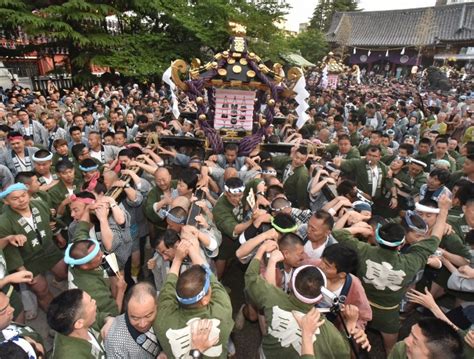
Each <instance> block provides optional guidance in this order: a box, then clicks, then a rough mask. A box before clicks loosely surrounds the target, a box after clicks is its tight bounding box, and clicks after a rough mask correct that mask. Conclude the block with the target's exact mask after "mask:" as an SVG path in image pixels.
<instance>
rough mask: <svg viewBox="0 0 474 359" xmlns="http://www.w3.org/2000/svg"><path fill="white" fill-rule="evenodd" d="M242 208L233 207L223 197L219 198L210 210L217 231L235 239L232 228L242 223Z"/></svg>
mask: <svg viewBox="0 0 474 359" xmlns="http://www.w3.org/2000/svg"><path fill="white" fill-rule="evenodd" d="M243 213H244V211H243V206H239V207H234V206H233V205H232V204H231V203H230V202H229V200H228V199H227V197H226V196H225V195H222V196H220V197H219V199H218V200H217V202H216V205H215V206H214V208H213V209H212V215H213V217H214V221H215V223H216V227H217V229H218V230H219V231H220V232H221V233H222V234H224V235H226V236H227V237H229V238H233V239H235V238H236V237H237V236H235V233H234V228H235V226H237V225H238V224H239V223H242V221H243Z"/></svg>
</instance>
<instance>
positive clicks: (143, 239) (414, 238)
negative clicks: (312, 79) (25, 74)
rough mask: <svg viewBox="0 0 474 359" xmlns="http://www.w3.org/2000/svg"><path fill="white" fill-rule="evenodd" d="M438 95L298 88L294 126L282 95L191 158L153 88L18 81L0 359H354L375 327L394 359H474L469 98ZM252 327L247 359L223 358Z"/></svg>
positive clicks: (9, 156) (184, 132)
mask: <svg viewBox="0 0 474 359" xmlns="http://www.w3.org/2000/svg"><path fill="white" fill-rule="evenodd" d="M451 85H452V88H453V89H452V91H450V92H440V91H432V90H429V91H428V90H426V91H424V92H423V91H420V89H419V87H418V86H417V85H416V84H414V83H412V82H411V80H410V79H406V80H403V81H398V80H397V79H396V78H389V79H385V81H383V82H381V83H380V84H371V85H368V84H357V83H353V84H350V83H347V82H341V84H340V86H339V87H338V88H337V89H320V88H317V87H316V86H315V87H312V88H310V89H309V90H310V93H311V95H310V97H309V99H308V103H309V105H310V107H309V109H308V120H307V122H306V123H305V124H304V125H303V126H302V127H301V128H297V127H296V121H297V118H298V115H297V114H296V111H295V108H296V104H295V101H294V100H293V99H279V101H276V103H275V105H274V106H275V112H276V116H275V120H274V122H273V123H272V124H268V123H267V124H266V123H265V121H260V122H256V123H255V126H266V131H265V135H264V136H262V144H269V147H265V145H262V146H258V147H257V148H255V149H254V150H253V151H252V152H251V153H250V154H248V155H246V156H243V155H241V154H240V153H239V145H238V143H236V142H235V141H233V142H232V141H230V142H226V143H225V144H224V151H223V153H213V152H212V149H209V148H205V147H204V146H200V145H199V144H200V143H201V142H196V141H195V140H196V139H200V138H204V136H205V135H204V131H203V130H202V129H201V126H200V120H199V119H198V116H196V110H197V106H196V104H195V103H194V102H193V101H192V100H190V99H189V97H188V96H187V95H186V94H185V93H182V92H180V93H178V94H177V101H178V102H179V104H178V105H179V109H180V111H181V116H179V118H175V117H174V116H173V112H172V104H171V103H170V101H172V98H171V96H170V92H169V89H167V87H165V86H161V87H155V85H154V84H151V85H146V86H145V85H143V86H139V85H137V84H132V83H127V84H126V85H125V86H123V87H122V86H118V85H111V84H102V85H101V84H97V85H95V86H93V87H92V88H90V89H89V88H83V87H76V88H73V89H61V90H59V89H58V88H56V87H55V86H54V85H51V86H48V91H47V92H45V93H39V92H38V93H36V92H33V91H32V90H31V89H29V88H23V87H22V86H20V85H19V84H18V83H17V82H15V81H13V83H12V86H11V88H10V89H7V90H5V91H3V92H2V102H0V190H1V192H0V199H1V202H0V203H1V208H0V213H1V214H0V248H2V249H0V288H1V291H0V333H1V338H0V358H45V357H52V358H59V359H63V358H68V357H70V358H143V359H145V358H150V359H151V358H153V359H154V358H161V359H162V358H187V357H192V358H199V357H209V358H214V357H215V358H226V357H228V356H233V355H239V356H240V357H251V356H252V357H254V356H257V355H260V357H262V358H285V359H287V358H300V357H301V358H316V357H318V358H350V357H351V356H354V357H367V355H369V356H370V350H371V346H372V344H371V343H370V341H369V339H368V336H367V333H368V331H370V330H372V331H375V332H378V333H380V335H381V337H382V342H383V347H384V349H383V350H384V351H385V353H386V357H388V358H392V359H396V358H441V357H443V358H463V357H465V358H472V357H473V355H474V330H472V329H470V328H471V327H472V325H473V323H474V306H473V304H474V185H473V182H474V121H473V119H474V96H473V93H472V92H471V90H472V79H471V78H469V77H468V78H463V79H457V80H452V82H451ZM156 136H157V137H158V139H159V140H160V139H164V138H166V139H167V141H164V140H163V141H161V142H160V143H159V144H158V145H156V146H153V144H154V141H151V140H152V139H153V138H154V137H156ZM173 136H175V140H173ZM170 138H171V140H170ZM285 144H286V145H285ZM287 144H292V146H291V150H290V152H289V153H288V151H287V150H286V149H287V148H288V146H287ZM270 145H271V146H270ZM266 148H267V149H266ZM236 263H237V264H236ZM236 270H237V271H239V272H240V276H241V277H242V278H244V279H243V280H242V285H240V287H239V291H240V293H239V295H241V296H243V297H244V298H245V303H239V304H238V310H236V311H234V312H233V310H232V303H233V301H235V297H236V293H235V292H234V291H235V289H234V290H232V291H230V290H229V288H228V287H226V286H224V285H223V284H222V282H225V281H226V279H227V280H229V278H230V277H231V276H232V277H233V276H238V275H237V274H236V273H235V271H236ZM232 271H234V272H232ZM226 277H227V278H226ZM53 293H54V294H53ZM234 305H235V303H234ZM40 310H42V311H44V312H45V313H46V317H47V325H48V326H49V328H50V329H51V330H50V332H49V335H50V336H54V344H53V347H52V348H49V347H48V345H46V344H45V343H46V341H45V339H46V338H44V337H43V338H42V337H41V335H39V333H38V332H37V331H36V330H35V328H32V327H31V326H30V325H29V323H31V321H33V320H34V319H35V318H36V316H37V315H38V311H40ZM413 313H416V314H417V315H418V317H417V318H419V319H417V320H416V321H415V323H414V324H413V326H412V327H411V332H410V334H409V335H408V336H407V337H405V338H401V337H400V335H399V332H400V327H401V322H402V321H403V320H404V319H405V318H407V317H410V316H412V314H413ZM405 320H406V319H405ZM248 323H257V324H253V325H258V327H259V330H260V332H261V338H262V339H261V344H260V352H259V354H257V353H248V352H246V348H245V347H239V346H237V348H236V346H235V345H234V343H233V339H232V338H233V336H234V334H235V333H236V332H239V331H245V330H246V328H247V327H248V325H249V324H248ZM368 353H369V354H368ZM463 355H464V356H463Z"/></svg>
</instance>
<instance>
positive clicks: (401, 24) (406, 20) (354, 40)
mask: <svg viewBox="0 0 474 359" xmlns="http://www.w3.org/2000/svg"><path fill="white" fill-rule="evenodd" d="M430 13H431V15H429V14H430ZM344 18H345V19H344ZM426 19H433V22H432V26H429V27H428V31H426V37H425V36H420V32H422V31H421V30H420V25H418V24H419V23H420V22H423V20H426ZM425 22H426V21H425ZM348 24H350V25H348ZM341 29H350V30H351V35H350V36H344V35H341V32H342V31H344V30H342V31H341ZM346 31H347V30H346ZM338 36H339V39H341V38H347V39H348V42H347V43H346V44H345V45H346V46H361V47H363V46H387V47H389V46H416V45H431V44H437V43H439V42H443V41H448V42H455V41H462V42H466V41H474V3H464V4H457V5H446V6H435V7H431V8H418V9H404V10H390V11H361V12H337V13H336V14H334V16H333V19H332V23H331V27H330V28H329V31H328V33H327V34H326V38H327V40H328V41H329V42H336V41H337V39H338ZM422 37H423V44H420V39H421V38H422Z"/></svg>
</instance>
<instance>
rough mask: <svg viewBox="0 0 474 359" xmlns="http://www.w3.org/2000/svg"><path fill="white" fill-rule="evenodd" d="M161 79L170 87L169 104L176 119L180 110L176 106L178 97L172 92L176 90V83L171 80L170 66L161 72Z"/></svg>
mask: <svg viewBox="0 0 474 359" xmlns="http://www.w3.org/2000/svg"><path fill="white" fill-rule="evenodd" d="M163 81H164V82H165V83H166V84H167V85H168V86H169V87H170V89H171V106H172V109H173V115H174V117H175V118H176V119H178V117H179V115H180V112H179V108H178V99H177V97H176V94H175V93H174V92H175V91H176V85H175V83H174V82H173V80H171V66H170V67H168V69H167V70H166V71H165V73H164V74H163Z"/></svg>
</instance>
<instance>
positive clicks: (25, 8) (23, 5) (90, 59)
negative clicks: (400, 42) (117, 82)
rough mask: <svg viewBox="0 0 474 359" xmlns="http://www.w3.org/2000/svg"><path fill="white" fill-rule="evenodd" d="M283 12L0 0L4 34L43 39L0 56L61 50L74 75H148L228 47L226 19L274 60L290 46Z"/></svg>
mask: <svg viewBox="0 0 474 359" xmlns="http://www.w3.org/2000/svg"><path fill="white" fill-rule="evenodd" d="M278 4H280V5H278ZM287 10H288V6H287V5H285V4H283V5H281V1H277V0H263V1H259V2H256V4H254V3H251V2H248V1H246V0H173V1H167V0H128V1H127V0H109V1H106V0H39V1H34V2H33V1H28V0H0V18H2V22H1V23H0V31H1V32H2V33H3V34H4V35H6V36H7V37H13V38H18V37H19V32H20V31H21V32H24V33H27V34H28V36H29V38H32V37H44V36H46V37H47V38H48V41H47V42H44V41H42V42H40V41H31V42H30V43H29V44H26V43H23V44H19V45H18V46H17V48H16V49H5V48H0V55H3V56H5V55H19V54H24V53H27V52H31V51H38V53H39V54H40V55H41V54H42V53H44V49H45V48H48V49H55V48H66V49H67V50H68V54H69V59H70V65H71V71H72V72H73V74H79V73H81V76H84V73H86V72H87V71H88V69H90V66H91V65H99V66H108V67H110V68H111V69H112V70H116V71H119V72H120V73H122V74H124V75H127V76H133V77H137V78H145V77H149V76H153V75H158V74H160V73H162V72H163V71H164V70H165V69H166V68H167V67H168V66H169V64H170V61H172V60H174V59H176V58H183V59H185V60H187V61H189V60H190V59H192V58H194V57H200V58H202V59H203V60H208V59H209V58H210V57H211V56H212V55H213V54H214V53H215V52H216V51H218V50H222V49H225V48H226V47H227V42H228V39H229V33H228V22H229V21H235V22H240V23H242V24H243V25H246V26H247V35H248V37H249V38H250V39H251V40H252V41H250V42H251V48H252V50H253V51H255V52H258V53H260V54H261V56H264V57H270V58H271V59H273V60H277V57H278V53H279V52H280V51H281V49H283V48H285V47H286V46H288V41H287V38H286V37H285V34H284V32H283V31H282V30H280V29H279V28H278V27H277V26H276V24H277V22H278V21H281V20H282V19H283V16H284V15H285V14H286V12H287ZM3 19H5V20H3ZM49 51H51V50H49Z"/></svg>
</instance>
